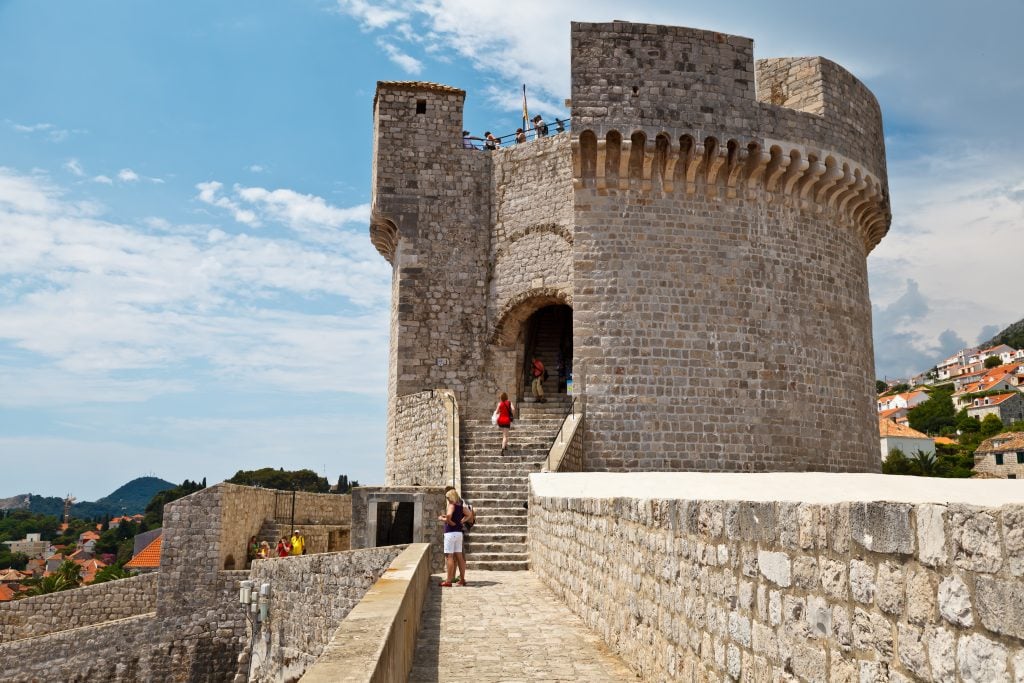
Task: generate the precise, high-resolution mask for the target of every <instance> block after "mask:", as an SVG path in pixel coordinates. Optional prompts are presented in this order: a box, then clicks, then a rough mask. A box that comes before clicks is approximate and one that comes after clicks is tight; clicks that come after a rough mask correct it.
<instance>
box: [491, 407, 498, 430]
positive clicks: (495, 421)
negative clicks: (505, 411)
mask: <svg viewBox="0 0 1024 683" xmlns="http://www.w3.org/2000/svg"><path fill="white" fill-rule="evenodd" d="M491 424H492V425H494V426H495V427H497V426H498V409H497V408H495V409H494V414H493V415H491Z"/></svg>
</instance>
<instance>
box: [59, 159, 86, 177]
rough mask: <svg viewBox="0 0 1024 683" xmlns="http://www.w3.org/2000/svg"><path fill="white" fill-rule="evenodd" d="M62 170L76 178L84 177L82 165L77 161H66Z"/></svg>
mask: <svg viewBox="0 0 1024 683" xmlns="http://www.w3.org/2000/svg"><path fill="white" fill-rule="evenodd" d="M64 168H65V169H67V170H68V171H70V172H71V173H73V174H74V175H76V176H79V177H81V176H84V175H85V171H84V170H83V169H82V164H80V163H79V162H78V159H68V160H67V161H66V162H65V163H64Z"/></svg>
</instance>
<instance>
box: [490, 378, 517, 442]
mask: <svg viewBox="0 0 1024 683" xmlns="http://www.w3.org/2000/svg"><path fill="white" fill-rule="evenodd" d="M494 412H495V413H497V414H498V429H500V430H501V454H502V455H504V454H505V451H506V450H508V433H509V432H510V431H511V430H512V420H514V419H515V417H516V409H515V406H513V405H512V401H509V400H508V394H506V393H505V392H504V391H503V392H501V395H500V396H498V406H497V407H496V408H495V409H494Z"/></svg>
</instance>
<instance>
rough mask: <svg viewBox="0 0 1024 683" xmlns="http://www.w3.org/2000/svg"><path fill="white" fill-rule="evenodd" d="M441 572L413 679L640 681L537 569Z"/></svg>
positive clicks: (418, 646) (431, 592) (429, 601)
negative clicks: (451, 578)
mask: <svg viewBox="0 0 1024 683" xmlns="http://www.w3.org/2000/svg"><path fill="white" fill-rule="evenodd" d="M441 579H442V577H441V576H438V575H435V576H434V577H433V580H432V581H431V586H430V589H429V592H428V594H427V597H426V602H425V603H424V605H423V615H422V622H421V624H420V632H419V636H418V639H417V642H416V656H415V659H414V661H413V668H412V674H411V675H410V677H409V680H410V681H415V682H425V681H460V682H464V681H475V682H480V683H484V682H487V681H507V682H510V683H511V682H513V681H523V682H524V683H525V682H527V681H529V682H530V683H539V682H544V681H608V682H614V681H635V680H637V678H636V675H635V674H633V673H632V672H631V671H630V670H629V669H628V668H627V667H626V665H625V664H623V663H622V661H621V660H620V659H619V658H618V657H616V656H615V655H613V654H612V653H611V652H609V650H608V649H607V648H606V647H605V646H604V644H603V643H602V642H601V639H600V638H598V636H597V635H596V634H594V633H593V632H592V631H590V630H589V629H587V627H586V626H584V625H583V622H582V621H580V619H579V618H578V617H577V616H576V615H574V614H573V613H572V612H570V611H569V609H568V608H567V607H566V606H565V603H563V602H562V601H561V600H559V599H558V598H557V597H555V594H554V593H552V592H551V591H550V590H548V589H547V588H546V587H545V586H544V585H543V584H542V583H541V582H540V580H539V579H538V578H537V577H536V576H535V575H534V573H533V572H532V571H527V572H523V571H518V572H501V571H476V572H470V573H469V574H468V576H467V579H468V581H469V585H468V586H466V587H458V586H455V587H451V588H441V587H440V586H439V585H438V584H439V583H440V581H441Z"/></svg>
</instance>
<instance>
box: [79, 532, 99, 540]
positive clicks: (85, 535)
mask: <svg viewBox="0 0 1024 683" xmlns="http://www.w3.org/2000/svg"><path fill="white" fill-rule="evenodd" d="M78 538H79V539H81V540H82V541H98V540H100V535H99V534H98V533H96V532H95V531H85V532H82V535H81V536H79V537H78Z"/></svg>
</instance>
